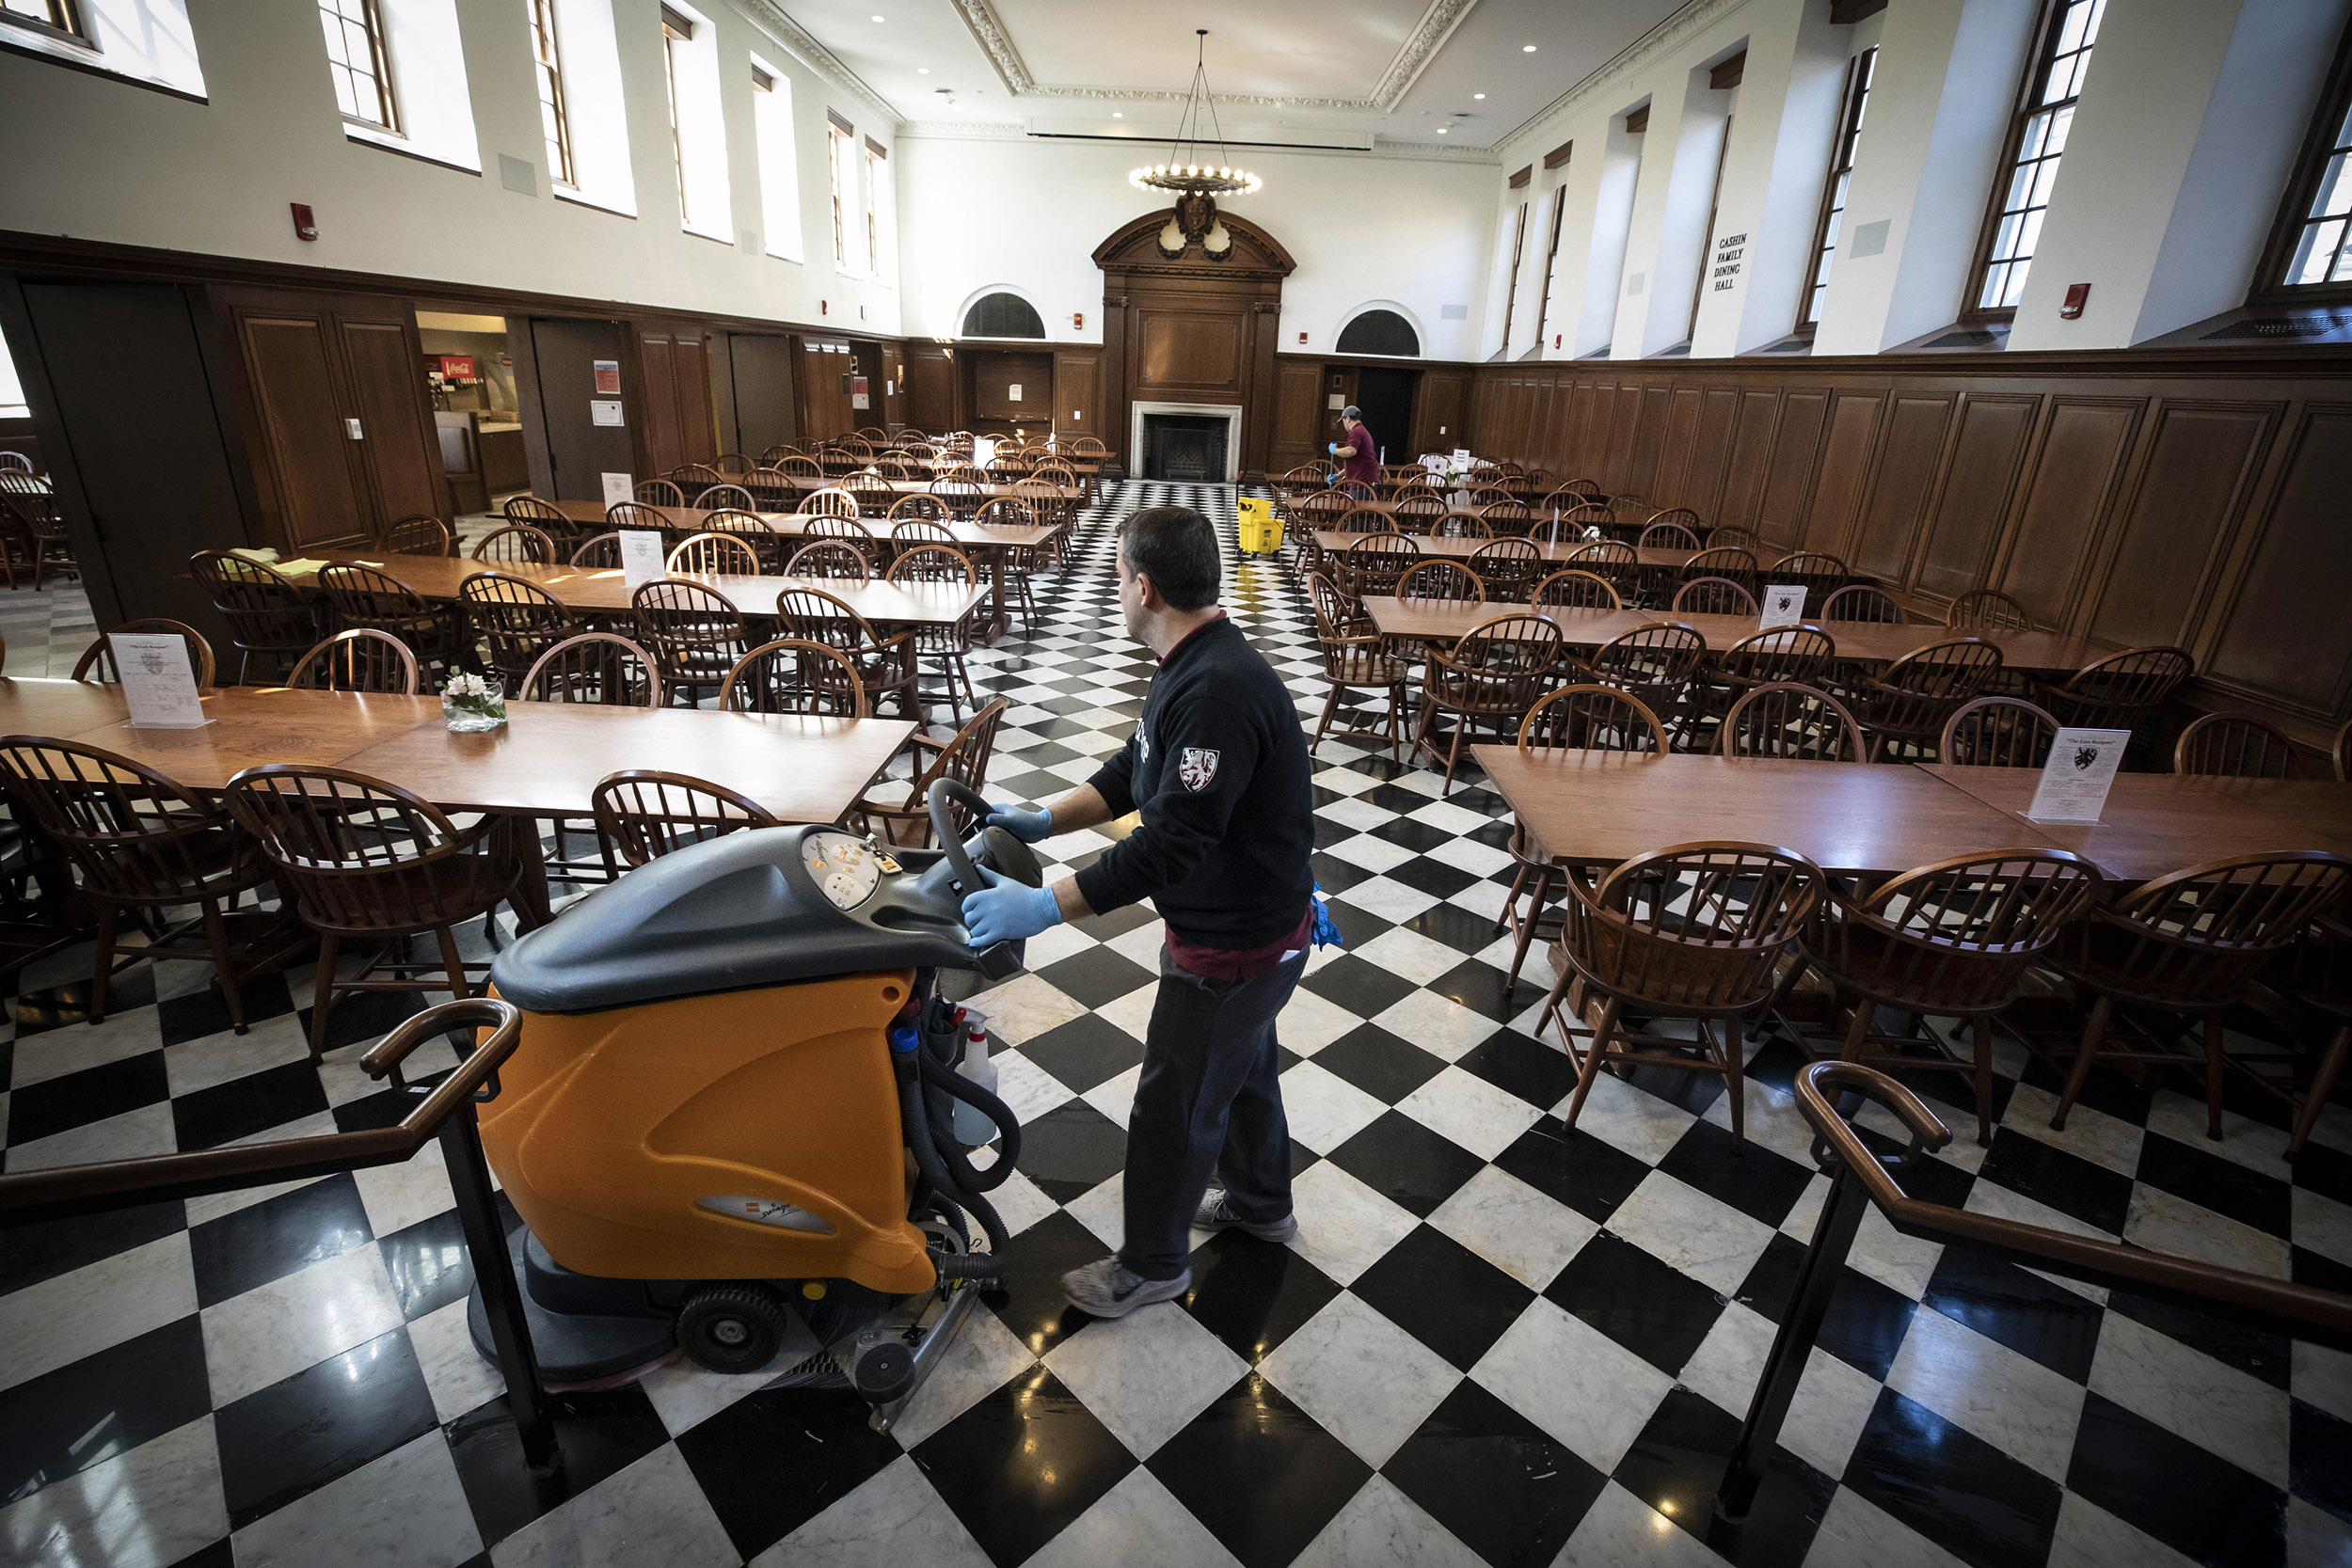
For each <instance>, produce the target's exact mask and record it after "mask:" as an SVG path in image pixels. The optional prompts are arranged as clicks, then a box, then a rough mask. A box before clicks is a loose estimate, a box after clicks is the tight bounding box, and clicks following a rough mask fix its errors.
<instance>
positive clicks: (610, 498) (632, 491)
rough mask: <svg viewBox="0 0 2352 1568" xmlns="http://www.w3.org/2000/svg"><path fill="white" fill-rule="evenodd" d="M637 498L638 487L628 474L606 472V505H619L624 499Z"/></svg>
mask: <svg viewBox="0 0 2352 1568" xmlns="http://www.w3.org/2000/svg"><path fill="white" fill-rule="evenodd" d="M635 499H637V488H636V485H635V484H634V483H632V482H631V481H630V479H629V476H628V475H627V474H606V475H605V476H604V504H605V505H607V506H617V505H619V504H620V503H621V502H623V501H633V500H635Z"/></svg>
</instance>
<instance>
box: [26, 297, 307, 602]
mask: <svg viewBox="0 0 2352 1568" xmlns="http://www.w3.org/2000/svg"><path fill="white" fill-rule="evenodd" d="M5 287H6V280H5V279H0V291H5ZM23 298H24V324H25V325H26V327H27V329H28V330H27V331H26V333H25V335H24V337H21V338H19V339H18V341H17V344H16V347H17V354H16V360H17V369H18V371H19V372H21V373H22V374H23V376H24V382H25V385H26V387H27V388H28V390H29V389H30V388H33V387H34V386H35V385H36V377H39V378H40V383H42V384H45V385H46V386H47V388H48V396H47V398H46V400H43V398H42V397H41V396H40V393H39V392H32V393H31V397H32V401H33V403H34V404H36V406H43V405H44V401H45V408H46V412H45V413H44V416H43V420H42V422H43V424H44V426H47V425H49V424H50V421H51V420H53V419H54V427H53V428H51V429H50V431H49V433H50V434H51V435H53V436H55V437H56V438H55V439H54V440H49V441H44V443H43V446H42V451H43V455H44V456H45V457H46V458H47V460H48V469H49V472H50V473H51V475H52V477H53V478H54V479H55V481H56V489H57V508H58V512H59V514H60V515H62V516H63V517H64V519H65V523H66V530H67V532H68V534H69V535H70V536H71V537H72V540H73V546H74V554H75V557H76V559H78V560H79V561H80V562H81V563H82V572H83V581H84V585H85V587H86V588H87V591H88V594H89V600H90V610H91V613H92V615H93V616H94V617H95V618H96V620H97V622H98V625H100V626H113V625H115V624H117V623H118V622H121V621H128V620H135V619H138V618H139V617H142V616H150V615H166V616H169V617H171V618H172V619H174V620H177V621H184V622H186V623H188V624H189V625H190V626H196V627H198V628H199V629H200V630H201V631H203V632H204V634H205V635H206V636H207V637H210V638H211V639H213V642H214V646H215V648H226V647H227V646H228V637H229V628H228V626H227V624H226V623H225V622H223V621H222V620H221V619H220V617H219V615H218V614H217V612H215V610H214V609H213V606H212V597H211V595H210V594H207V593H206V592H205V591H204V589H203V588H202V587H201V586H200V585H199V583H198V582H197V581H196V579H195V578H191V577H189V576H188V575H187V560H188V557H189V556H191V555H193V554H194V553H196V552H197V551H198V550H205V549H229V548H233V547H235V546H244V545H255V544H261V543H263V542H264V540H263V536H262V534H261V533H260V532H259V531H254V530H252V529H250V528H249V527H248V524H247V520H246V510H245V508H244V507H243V506H242V505H241V504H240V501H239V497H238V486H237V482H236V478H235V474H234V471H233V469H232V467H231V459H230V449H229V446H228V443H227V440H226V433H227V432H228V431H229V430H230V428H231V427H232V425H233V420H230V419H229V418H226V417H225V413H224V410H223V409H222V408H221V407H220V406H219V404H220V402H221V400H222V397H223V391H222V383H221V381H220V380H219V379H217V378H216V375H215V365H213V364H208V362H207V357H208V349H210V348H212V347H215V346H216V345H217V340H213V341H210V342H209V343H208V341H207V340H205V339H204V338H201V337H199V330H198V317H197V316H196V315H195V314H194V313H192V312H191V310H190V308H189V307H190V301H189V298H188V291H187V290H185V289H183V288H181V287H180V286H178V285H176V284H168V283H83V282H56V283H26V284H25V285H24V294H23ZM0 303H5V298H4V296H0ZM8 325H9V327H10V330H11V333H12V334H13V333H14V331H15V328H16V325H17V323H16V322H15V321H14V320H11V321H9V323H8ZM134 364H135V365H136V366H137V367H138V373H136V374H135V375H126V374H124V373H123V367H124V366H126V365H134Z"/></svg>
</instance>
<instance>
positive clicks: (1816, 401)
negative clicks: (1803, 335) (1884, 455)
mask: <svg viewBox="0 0 2352 1568" xmlns="http://www.w3.org/2000/svg"><path fill="white" fill-rule="evenodd" d="M1829 400H1830V394H1829V393H1828V392H1827V391H1826V390H1820V391H1817V390H1813V389H1811V388H1807V389H1805V390H1803V391H1791V392H1789V393H1788V394H1787V395H1786V396H1784V397H1783V398H1782V399H1781V400H1780V422H1779V423H1778V424H1777V425H1776V426H1775V427H1774V429H1773V433H1772V454H1771V456H1770V457H1769V458H1768V459H1767V461H1766V463H1765V466H1764V488H1763V491H1762V493H1761V494H1760V495H1759V496H1758V497H1757V498H1756V521H1755V522H1754V523H1753V524H1752V525H1751V526H1752V527H1753V528H1754V529H1755V530H1756V533H1757V534H1758V535H1759V536H1760V537H1762V538H1763V540H1764V541H1765V542H1766V543H1767V544H1771V545H1776V546H1780V547H1781V548H1783V549H1789V550H1793V549H1796V548H1798V547H1799V544H1800V541H1802V540H1803V539H1804V503H1805V500H1806V499H1807V498H1808V497H1810V496H1811V495H1812V494H1813V487H1814V477H1815V474H1816V472H1817V470H1818V468H1819V466H1820V444H1821V427H1822V426H1823V425H1824V424H1826V423H1827V422H1828V419H1829ZM1841 450H1842V449H1841Z"/></svg>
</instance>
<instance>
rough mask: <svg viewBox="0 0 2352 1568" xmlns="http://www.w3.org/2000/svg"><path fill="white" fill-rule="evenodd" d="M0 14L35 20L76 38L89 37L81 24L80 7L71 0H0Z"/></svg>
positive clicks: (22, 19) (21, 19)
mask: <svg viewBox="0 0 2352 1568" xmlns="http://www.w3.org/2000/svg"><path fill="white" fill-rule="evenodd" d="M0 16H6V17H8V18H11V19H13V20H16V21H20V22H37V23H39V24H41V25H42V26H44V27H55V28H56V30H57V31H58V32H60V33H65V34H69V35H71V36H72V37H74V38H77V39H87V38H88V37H89V33H88V31H87V29H86V28H84V27H83V25H82V8H81V7H79V6H77V5H75V4H74V3H73V0H0Z"/></svg>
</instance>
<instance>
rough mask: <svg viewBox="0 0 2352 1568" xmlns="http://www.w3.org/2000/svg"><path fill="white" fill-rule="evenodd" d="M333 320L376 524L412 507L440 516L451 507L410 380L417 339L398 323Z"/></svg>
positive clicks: (412, 511) (426, 411)
mask: <svg viewBox="0 0 2352 1568" xmlns="http://www.w3.org/2000/svg"><path fill="white" fill-rule="evenodd" d="M336 325H338V327H339V328H340V329H341V331H342V350H343V359H344V362H345V363H347V364H348V365H349V366H350V367H351V397H352V403H353V405H354V406H355V407H357V408H358V411H359V412H358V420H359V429H360V434H361V439H360V440H359V441H358V442H357V443H355V444H356V446H357V447H358V452H359V458H360V462H361V465H362V467H363V470H364V472H365V475H366V490H367V493H369V494H372V495H373V497H374V498H375V502H376V507H377V510H378V511H379V513H380V514H381V515H380V516H379V518H378V519H377V526H378V527H382V526H385V525H389V524H390V523H394V522H397V521H398V520H400V519H401V518H403V517H413V516H416V515H419V514H424V515H431V516H435V517H440V518H442V519H444V520H447V518H448V517H449V516H450V515H451V511H450V508H449V506H448V498H447V496H446V494H445V493H444V486H445V483H446V481H445V478H444V474H443V465H442V463H441V462H440V451H439V444H440V443H439V438H438V436H437V433H436V432H435V430H434V428H433V424H432V420H431V413H432V410H431V409H430V408H429V407H425V406H421V405H420V404H419V402H418V400H417V398H416V396H415V393H414V390H413V388H411V386H410V382H411V381H412V380H414V379H415V377H416V375H417V374H418V371H417V366H418V364H419V362H420V358H419V356H421V354H422V353H423V349H422V347H421V345H412V343H411V341H410V339H411V331H410V329H409V328H408V327H406V326H405V325H400V324H397V323H392V322H380V321H347V320H345V321H339V322H338V323H337V324H336Z"/></svg>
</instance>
